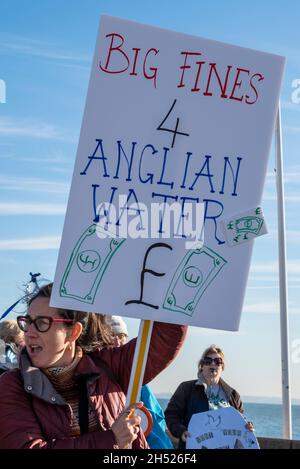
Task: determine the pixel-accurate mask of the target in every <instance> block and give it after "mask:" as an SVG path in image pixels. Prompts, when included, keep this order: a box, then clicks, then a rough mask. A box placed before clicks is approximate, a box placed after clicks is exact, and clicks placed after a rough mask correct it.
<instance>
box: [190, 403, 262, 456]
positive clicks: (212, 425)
mask: <svg viewBox="0 0 300 469" xmlns="http://www.w3.org/2000/svg"><path fill="white" fill-rule="evenodd" d="M188 431H189V433H190V434H191V437H189V438H188V439H187V443H186V447H187V448H188V449H259V444H258V441H257V438H256V436H255V434H254V432H251V431H249V430H247V428H246V421H245V419H244V418H243V417H242V415H241V414H240V413H239V411H238V410H236V409H234V408H233V407H224V408H221V409H217V410H212V411H208V412H200V413H198V414H194V415H193V416H192V418H191V420H190V423H189V427H188Z"/></svg>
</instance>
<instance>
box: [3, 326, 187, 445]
mask: <svg viewBox="0 0 300 469" xmlns="http://www.w3.org/2000/svg"><path fill="white" fill-rule="evenodd" d="M186 330H187V328H186V327H185V326H178V325H175V324H163V323H158V322H155V323H154V325H153V332H152V337H151V343H150V348H149V354H148V360H147V365H146V371H145V376H144V384H146V383H148V382H149V381H151V380H152V379H153V378H155V376H157V375H158V374H159V373H160V372H161V371H162V370H163V369H164V368H166V367H167V366H168V365H169V364H170V362H171V361H172V360H173V359H174V358H175V356H176V355H177V353H178V351H179V349H180V347H181V345H182V343H183V341H184V338H185V335H186ZM135 343H136V339H134V340H131V341H130V342H128V344H126V345H124V346H123V347H118V348H110V349H102V350H100V351H97V352H93V353H92V354H90V355H86V354H85V355H84V356H83V358H82V359H81V361H80V362H79V364H78V366H77V368H76V371H75V374H76V376H78V375H89V377H88V396H89V400H90V404H91V406H92V408H93V409H94V411H95V414H96V415H97V417H98V420H99V425H100V428H101V429H102V430H99V431H95V432H91V433H87V434H84V435H80V436H78V437H70V436H68V435H70V429H71V413H72V410H71V407H70V406H69V405H68V404H67V403H66V402H65V401H64V399H63V398H62V396H61V395H59V394H58V393H57V391H56V390H55V389H54V387H53V386H52V384H51V382H50V381H49V380H48V378H47V376H46V375H45V374H44V373H43V372H42V371H41V370H40V369H38V368H34V367H33V366H32V365H31V363H30V361H29V357H28V355H27V353H26V351H25V350H24V351H23V353H22V354H21V359H20V369H15V370H11V371H8V372H6V373H4V374H3V375H1V377H0V448H1V449H2V448H6V449H8V448H12V449H17V448H48V449H54V448H55V449H56V448H64V449H68V448H69V449H71V448H72V449H73V448H93V449H96V448H102V449H110V448H113V445H114V444H115V438H114V434H113V432H112V430H110V427H111V425H112V424H113V422H114V421H115V419H116V418H117V417H118V415H119V414H120V412H121V411H122V410H123V408H124V404H125V395H126V393H127V388H128V384H129V378H130V371H131V365H132V360H133V355H134V349H135ZM162 351H163V353H162ZM97 355H98V356H99V357H100V358H101V360H103V361H104V362H105V363H106V364H107V365H108V367H109V368H110V369H111V371H112V373H113V374H114V376H115V377H116V380H117V382H116V381H113V380H112V379H111V378H110V377H109V376H108V374H107V372H106V371H104V369H103V368H102V367H101V365H100V366H99V364H98V365H97ZM138 435H139V437H138V438H137V440H135V441H134V443H133V448H147V447H148V446H147V443H146V440H145V437H144V435H143V432H142V431H140V432H139V434H138Z"/></svg>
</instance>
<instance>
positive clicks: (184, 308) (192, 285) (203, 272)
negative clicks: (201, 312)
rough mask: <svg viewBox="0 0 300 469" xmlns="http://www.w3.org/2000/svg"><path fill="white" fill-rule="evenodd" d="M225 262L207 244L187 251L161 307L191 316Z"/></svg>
mask: <svg viewBox="0 0 300 469" xmlns="http://www.w3.org/2000/svg"><path fill="white" fill-rule="evenodd" d="M226 263H227V261H226V260H225V259H223V257H221V256H220V255H219V254H217V253H216V252H214V251H213V250H212V249H210V248H208V247H207V246H203V247H202V248H201V249H193V250H190V251H188V252H187V254H186V255H185V256H184V258H183V259H182V261H181V263H180V264H179V266H178V268H177V269H176V272H175V274H174V276H173V279H172V281H171V284H170V285H169V288H168V291H167V294H166V297H165V299H164V303H163V308H164V309H169V310H171V311H176V312H179V313H183V314H187V315H189V316H192V315H193V313H194V311H195V308H196V306H197V304H198V301H199V300H200V298H201V296H202V295H203V293H204V292H205V290H206V289H207V288H208V287H209V285H210V284H211V282H212V281H213V279H214V278H215V277H216V275H218V273H219V272H220V270H221V269H222V268H223V267H224V265H225V264H226Z"/></svg>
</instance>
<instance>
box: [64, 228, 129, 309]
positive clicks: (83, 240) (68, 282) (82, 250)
mask: <svg viewBox="0 0 300 469" xmlns="http://www.w3.org/2000/svg"><path fill="white" fill-rule="evenodd" d="M99 230H100V231H103V230H101V228H99V227H98V226H97V225H94V224H93V225H91V226H89V227H88V228H87V229H86V230H85V231H84V233H83V234H82V235H81V236H80V238H79V240H78V241H77V243H76V244H75V247H74V249H73V250H72V253H71V256H70V259H69V261H68V264H67V268H66V270H65V272H64V275H63V278H62V281H61V284H60V296H62V297H68V298H75V299H76V300H78V301H82V302H84V303H90V304H92V303H94V300H95V296H96V293H97V291H98V289H99V286H100V283H101V280H102V278H103V275H104V273H105V271H106V269H107V267H108V265H109V263H110V262H111V259H112V257H113V256H114V255H115V253H116V252H117V250H118V249H119V248H120V246H121V245H122V243H123V242H124V241H125V239H120V238H111V237H108V236H106V237H103V236H101V238H100V237H99V236H98V235H97V233H98V234H99Z"/></svg>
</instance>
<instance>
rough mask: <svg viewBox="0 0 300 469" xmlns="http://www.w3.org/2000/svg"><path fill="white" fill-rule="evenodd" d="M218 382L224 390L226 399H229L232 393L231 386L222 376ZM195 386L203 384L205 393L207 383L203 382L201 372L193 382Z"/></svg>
mask: <svg viewBox="0 0 300 469" xmlns="http://www.w3.org/2000/svg"><path fill="white" fill-rule="evenodd" d="M219 384H220V386H221V388H222V389H223V391H224V392H225V394H226V397H227V399H228V400H229V399H230V397H231V395H232V393H233V388H232V387H231V386H229V384H227V383H226V382H225V381H224V380H223V379H222V378H220V381H219ZM195 386H203V387H204V391H205V394H206V390H207V383H206V382H205V380H204V377H203V375H202V373H200V374H199V377H198V379H197V381H196V382H195Z"/></svg>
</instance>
